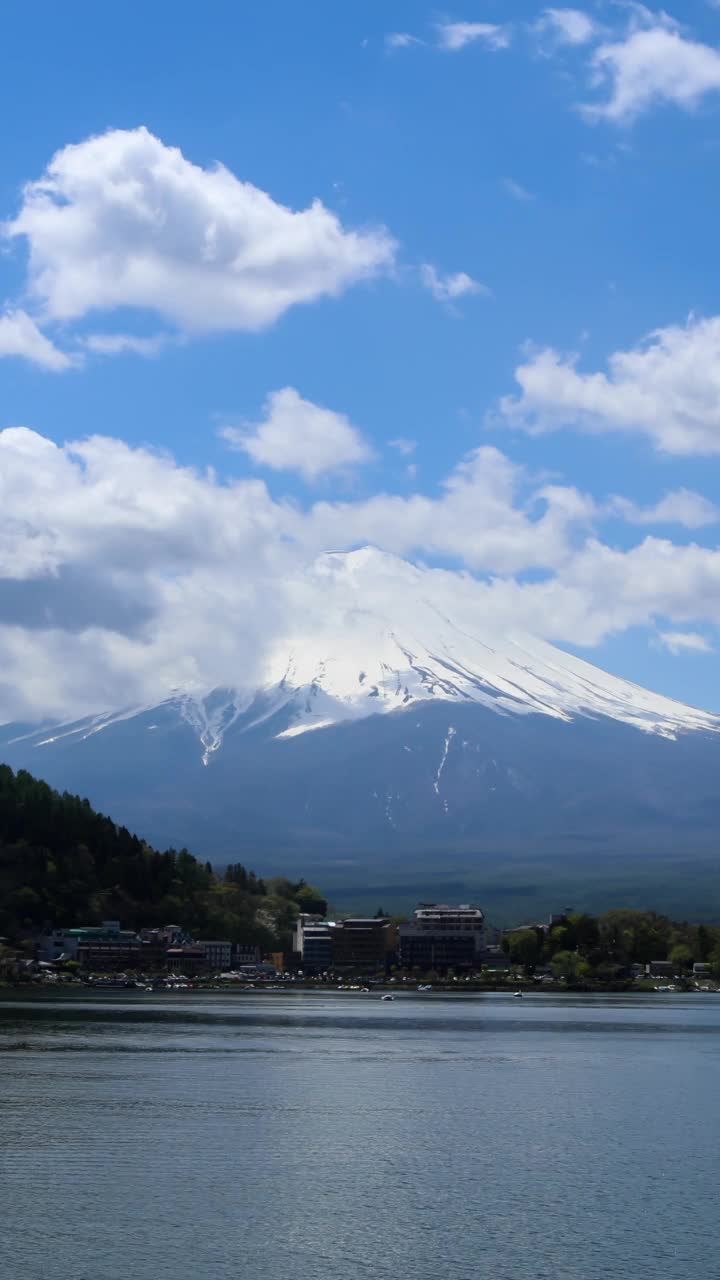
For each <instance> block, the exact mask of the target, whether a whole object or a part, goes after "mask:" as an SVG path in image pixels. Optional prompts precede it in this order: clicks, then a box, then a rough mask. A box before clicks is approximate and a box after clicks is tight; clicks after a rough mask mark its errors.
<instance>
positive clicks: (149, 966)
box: [140, 924, 192, 973]
mask: <svg viewBox="0 0 720 1280" xmlns="http://www.w3.org/2000/svg"><path fill="white" fill-rule="evenodd" d="M188 942H192V938H190V937H188V935H187V934H186V933H185V931H184V930H183V929H182V928H181V926H180V925H179V924H166V925H163V927H162V929H141V930H140V968H141V969H142V971H143V973H148V972H153V971H157V970H159V969H165V968H167V953H168V947H179V946H183V945H184V944H185V943H188Z"/></svg>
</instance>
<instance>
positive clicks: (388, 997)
mask: <svg viewBox="0 0 720 1280" xmlns="http://www.w3.org/2000/svg"><path fill="white" fill-rule="evenodd" d="M380 999H381V1000H394V999H395V997H394V996H381V997H380Z"/></svg>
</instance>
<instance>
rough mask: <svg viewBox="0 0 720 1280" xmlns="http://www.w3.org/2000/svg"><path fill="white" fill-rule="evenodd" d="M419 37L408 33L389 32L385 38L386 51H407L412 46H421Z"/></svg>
mask: <svg viewBox="0 0 720 1280" xmlns="http://www.w3.org/2000/svg"><path fill="white" fill-rule="evenodd" d="M422 43H423V42H422V40H421V39H420V37H419V36H412V35H410V33H409V31H391V32H389V34H388V35H386V36H385V45H386V47H387V48H388V49H408V48H409V47H410V45H412V44H422Z"/></svg>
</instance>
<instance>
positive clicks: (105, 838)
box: [0, 765, 325, 947]
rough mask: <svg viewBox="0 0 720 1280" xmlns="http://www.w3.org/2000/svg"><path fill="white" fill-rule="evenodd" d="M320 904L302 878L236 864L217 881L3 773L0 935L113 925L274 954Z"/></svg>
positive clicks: (37, 785)
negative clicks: (174, 932) (170, 927)
mask: <svg viewBox="0 0 720 1280" xmlns="http://www.w3.org/2000/svg"><path fill="white" fill-rule="evenodd" d="M324 906H325V904H324V901H323V899H322V898H321V897H320V895H319V894H318V893H317V891H315V890H314V889H312V888H311V887H310V886H309V885H306V884H305V883H304V881H302V880H300V881H299V882H292V881H290V880H287V879H285V878H282V877H277V878H275V879H272V880H264V881H263V880H260V879H258V878H257V877H256V876H255V875H254V873H253V872H252V871H247V870H246V869H245V868H244V867H243V866H242V865H241V864H239V863H235V864H233V865H232V866H230V867H228V868H227V870H226V871H225V873H224V875H223V876H222V878H221V877H220V876H217V875H215V874H214V872H213V869H212V867H211V866H210V864H209V863H203V862H199V861H198V860H197V859H196V858H194V857H193V856H192V854H190V853H189V852H188V850H187V849H180V850H179V851H178V850H175V849H167V850H165V851H164V852H159V851H158V850H156V849H153V848H152V847H151V846H150V845H148V844H146V843H145V842H144V841H143V840H141V839H140V838H139V837H138V836H136V835H133V834H131V832H130V831H128V830H127V829H126V828H125V827H118V826H116V825H115V823H114V822H113V821H112V820H111V819H110V818H107V817H104V816H103V815H102V814H99V813H96V812H95V811H94V810H93V809H92V807H91V806H90V804H89V803H88V801H87V800H82V799H80V798H79V797H78V796H73V795H69V794H68V793H66V792H65V793H63V794H62V795H61V794H60V793H59V792H57V791H53V789H52V788H51V787H49V786H48V785H47V784H46V783H44V782H40V781H38V779H36V778H34V777H33V776H32V775H31V774H30V773H27V772H25V771H24V770H20V771H19V772H18V773H17V774H15V773H13V771H12V769H10V768H8V766H7V765H0V935H4V936H6V937H8V938H9V939H11V940H13V941H18V940H20V939H22V938H24V937H27V936H28V935H29V934H32V933H33V932H36V931H37V930H38V929H40V928H42V926H43V925H44V924H46V923H48V924H50V923H52V924H55V925H65V926H70V927H72V926H75V925H80V924H96V923H99V922H100V921H101V920H103V919H109V918H112V919H119V920H121V921H122V923H123V925H124V926H125V927H127V928H140V927H142V926H155V925H161V924H165V923H166V922H169V921H171V922H173V923H176V924H180V925H182V926H183V927H185V928H186V929H188V931H189V932H191V933H195V934H196V935H198V936H204V937H216V938H229V939H231V940H233V941H239V940H243V941H249V942H256V943H258V944H260V945H261V946H265V947H271V946H275V945H283V944H285V943H286V942H287V941H288V934H289V932H290V929H291V927H292V922H293V920H294V918H295V916H296V915H297V913H298V910H300V909H304V910H318V909H320V910H324Z"/></svg>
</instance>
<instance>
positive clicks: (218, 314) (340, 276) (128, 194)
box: [4, 128, 395, 332]
mask: <svg viewBox="0 0 720 1280" xmlns="http://www.w3.org/2000/svg"><path fill="white" fill-rule="evenodd" d="M4 230H5V234H6V235H7V236H9V237H15V238H22V239H25V240H26V241H27V244H28V247H29V252H30V258H29V279H28V292H29V295H30V296H31V297H32V298H33V299H34V301H35V302H36V304H37V305H38V306H39V307H40V308H41V309H42V312H43V314H44V316H45V317H46V318H50V319H56V320H57V319H61V320H77V319H79V318H81V317H83V316H85V315H87V314H88V313H91V312H94V311H112V310H115V309H116V308H119V307H136V308H142V309H144V310H149V311H152V312H155V313H157V314H159V315H161V316H163V317H164V319H166V320H167V321H169V322H170V323H172V324H174V325H175V326H177V328H178V329H180V330H181V331H185V332H192V331H203V330H205V331H210V330H222V329H247V330H259V329H262V328H264V327H265V326H267V325H269V324H272V322H273V321H274V320H277V319H278V317H279V316H281V315H282V314H283V313H284V312H285V311H287V309H288V308H289V307H292V306H294V305H295V304H297V303H302V302H311V301H314V300H316V299H318V298H320V297H323V296H334V295H337V294H339V293H342V291H343V290H344V289H347V288H348V287H349V286H350V285H353V284H355V283H357V282H358V281H360V280H364V279H367V278H368V277H371V276H373V275H376V274H377V273H378V272H380V271H383V270H386V269H388V268H389V267H390V266H391V265H392V262H393V258H394V253H395V244H394V242H393V240H392V239H391V237H390V236H389V234H388V233H387V231H385V230H384V229H382V228H379V229H369V230H363V231H355V230H346V229H345V228H344V227H343V226H342V224H341V223H340V221H339V219H338V218H337V217H336V215H335V214H334V213H332V212H330V210H328V209H326V208H325V206H324V205H323V204H322V203H321V202H320V201H319V200H315V201H314V202H313V203H312V204H311V205H310V207H309V208H307V209H304V210H302V211H300V212H295V211H293V210H292V209H288V208H286V207H285V206H284V205H281V204H278V203H277V202H276V201H275V200H273V199H272V197H271V196H269V195H267V194H266V193H265V192H264V191H261V190H259V188H257V187H255V186H253V185H252V184H251V183H249V182H242V181H240V180H239V179H238V178H236V177H235V175H234V174H232V173H231V172H230V171H229V170H228V169H225V168H223V167H222V166H221V165H218V166H215V167H213V168H208V169H203V168H201V167H200V166H199V165H196V164H192V163H191V162H190V161H189V160H187V159H186V158H185V157H184V156H183V154H182V152H181V151H179V150H178V149H177V148H176V147H168V146H165V145H164V143H163V142H161V141H160V139H159V138H156V137H154V136H153V134H151V133H150V132H149V131H148V130H147V129H145V128H139V129H134V130H122V129H118V130H113V131H111V132H109V133H105V134H103V135H101V136H99V137H94V138H89V139H88V140H86V141H85V142H81V143H78V144H77V145H74V146H66V147H64V148H63V149H62V150H61V151H58V152H57V153H56V155H55V156H54V157H53V159H52V160H51V162H50V164H49V166H48V168H47V170H46V172H45V173H44V174H43V176H42V177H41V178H40V179H39V180H38V181H37V182H31V183H29V184H28V185H27V186H26V188H25V190H24V194H23V202H22V207H21V209H20V212H19V214H18V215H17V217H16V218H15V219H14V220H13V221H11V222H8V223H6V224H5V228H4Z"/></svg>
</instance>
